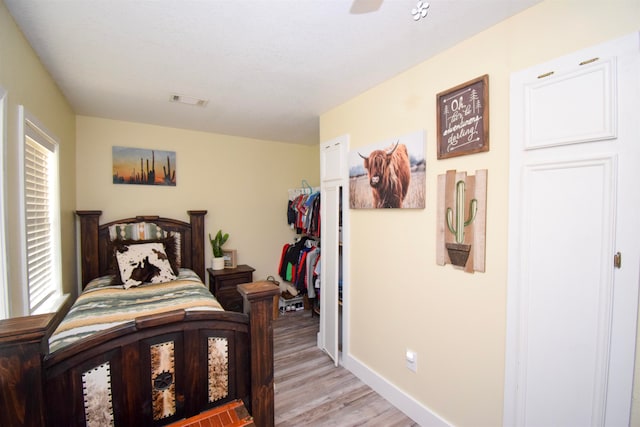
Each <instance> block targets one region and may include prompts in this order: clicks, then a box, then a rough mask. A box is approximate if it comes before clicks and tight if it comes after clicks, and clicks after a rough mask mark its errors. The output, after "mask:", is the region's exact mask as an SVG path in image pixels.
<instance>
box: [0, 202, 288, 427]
mask: <svg viewBox="0 0 640 427" xmlns="http://www.w3.org/2000/svg"><path fill="white" fill-rule="evenodd" d="M188 212H189V217H190V222H189V223H186V222H183V221H179V220H174V219H168V218H161V217H157V216H139V217H135V218H128V219H124V220H118V221H113V222H110V223H107V224H102V225H100V224H99V217H100V215H101V211H78V212H77V215H78V217H79V218H80V237H81V238H80V241H81V253H82V258H81V264H82V286H83V288H84V286H85V285H86V284H87V283H88V282H89V281H90V280H91V279H93V278H95V277H98V276H101V275H104V274H107V273H108V272H109V267H110V261H109V257H110V256H111V255H110V254H109V253H108V252H109V251H108V250H107V249H108V248H109V245H108V242H107V241H108V227H109V226H110V225H112V224H116V223H117V224H121V223H133V222H140V221H146V222H154V223H156V224H157V225H159V226H160V227H161V228H162V229H163V230H167V231H177V232H179V233H180V236H181V245H180V246H181V247H180V253H181V259H182V266H183V267H188V268H191V269H192V270H194V271H195V272H196V273H197V274H198V275H199V276H200V278H202V279H203V281H204V252H205V251H204V216H205V215H206V211H188ZM238 291H239V292H240V293H241V294H243V297H244V299H245V301H246V302H245V303H248V304H249V305H250V311H249V314H248V315H245V314H242V313H235V312H226V311H221V312H211V311H197V312H193V311H184V310H175V311H171V312H168V313H163V314H157V315H151V316H146V317H138V318H137V319H135V321H134V322H129V323H127V324H125V325H122V326H117V327H114V328H111V329H109V330H106V331H104V332H101V333H99V334H97V335H95V336H93V337H90V338H87V339H84V340H82V341H81V342H77V343H74V344H71V345H69V346H67V347H65V348H62V349H60V350H59V351H56V352H55V353H51V354H49V351H48V339H49V336H50V335H51V333H52V332H53V331H54V329H55V328H56V326H57V325H58V323H59V322H60V320H61V319H62V317H63V315H64V314H66V311H68V309H69V306H70V304H66V306H65V307H64V308H63V309H61V310H60V311H59V312H57V313H51V314H46V315H37V316H28V317H22V318H13V319H7V320H3V321H0V425H1V426H44V425H47V426H60V425H64V426H86V425H92V420H93V419H94V418H92V417H95V416H96V415H101V416H103V417H104V416H105V414H106V418H107V419H108V418H109V416H112V417H113V421H114V425H116V426H159V425H166V424H169V423H171V422H175V421H177V420H180V419H183V418H188V417H191V416H194V415H197V414H198V413H200V412H202V411H204V410H207V409H209V408H213V407H216V406H219V405H222V404H225V403H227V402H230V401H232V400H235V399H241V400H242V401H243V402H244V404H245V406H246V407H247V409H248V410H249V412H250V413H251V414H252V416H253V418H254V420H255V423H256V425H258V426H273V425H274V409H273V399H274V391H273V328H272V324H271V322H272V313H273V297H274V295H277V294H278V293H279V289H278V287H277V286H275V285H273V284H272V283H270V282H253V283H249V284H243V285H239V286H238ZM212 341H213V342H218V344H219V343H220V341H222V342H223V343H224V344H223V346H222V347H223V348H225V347H226V349H227V352H226V354H224V353H223V354H224V355H225V356H226V362H227V373H228V375H227V376H226V379H227V384H226V395H224V391H223V393H222V397H219V396H220V392H219V384H220V382H221V381H220V378H221V377H220V373H219V372H218V373H212V372H213V371H212V369H213V368H211V365H210V364H209V359H210V358H212V357H217V358H220V354H219V353H215V352H214V350H212V344H211V343H212ZM225 344H226V346H225ZM152 347H153V348H154V349H155V348H158V347H163V348H165V349H166V348H169V349H170V350H168V353H165V355H167V354H168V355H169V359H170V360H171V363H170V364H169V368H167V363H166V358H165V359H164V361H162V362H160V361H158V360H157V359H158V357H157V356H156V357H154V355H155V354H156V353H153V352H152ZM216 351H217V350H216ZM212 352H214V353H215V354H213V355H212ZM93 372H99V374H98V377H99V378H100V379H101V382H100V384H101V386H100V387H98V392H94V391H92V390H93V389H92V388H91V384H90V383H91V382H92V381H93V379H92V375H93V374H92V373H93ZM105 378H106V380H105ZM212 378H213V379H212ZM222 378H225V376H224V373H223V374H222ZM105 383H106V386H105V385H104V384H105ZM222 383H224V381H222ZM212 388H214V389H215V390H217V391H215V392H214V393H213V397H210V396H212V394H211V393H212V391H211V389H212ZM223 389H224V387H223ZM216 393H217V394H216ZM100 397H102V399H100ZM167 402H169V403H167ZM158 408H161V409H160V410H158ZM167 408H169V409H168V413H167ZM163 411H164V412H163ZM97 422H98V424H101V425H104V422H105V421H104V418H103V419H102V420H98V421H97Z"/></svg>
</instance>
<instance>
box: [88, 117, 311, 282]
mask: <svg viewBox="0 0 640 427" xmlns="http://www.w3.org/2000/svg"><path fill="white" fill-rule="evenodd" d="M113 146H123V147H136V148H149V149H157V150H166V151H175V152H176V166H177V169H176V180H177V185H176V186H175V187H164V186H141V185H123V184H118V185H116V184H113V183H112V174H113V171H112V155H111V151H112V147H113ZM76 161H77V174H78V184H77V207H78V209H90V210H91V209H99V210H102V211H103V214H102V218H101V221H113V220H116V219H119V218H126V217H129V216H132V215H140V214H143V215H144V214H148V215H153V214H158V213H160V214H162V215H163V216H168V217H171V218H178V219H182V220H184V221H188V215H187V213H186V211H187V210H189V209H206V210H207V211H208V215H207V216H206V217H205V232H206V233H209V232H211V233H212V234H213V233H215V232H217V230H218V229H222V230H223V231H224V232H228V233H229V235H230V237H229V240H228V242H227V243H226V244H225V245H224V248H225V249H236V250H237V251H238V263H240V264H249V265H251V266H252V267H254V268H255V269H256V272H255V273H254V279H256V280H257V279H265V278H266V277H267V276H268V275H273V276H276V277H277V268H278V262H279V261H280V253H281V251H282V246H283V245H284V244H285V243H287V242H292V240H293V238H294V236H295V233H294V232H293V231H292V230H290V229H289V227H288V226H287V220H286V213H287V196H288V194H287V190H288V189H289V188H297V187H300V186H301V182H302V180H303V179H306V180H307V181H308V182H309V183H310V184H311V185H314V186H316V185H318V181H319V169H320V165H319V162H320V160H319V154H318V147H317V146H313V147H309V146H303V145H297V144H286V143H281V142H274V141H260V140H255V139H247V138H240V137H236V136H227V135H218V134H211V133H204V132H195V131H189V130H183V129H175V128H166V127H160V126H151V125H145V124H140V123H131V122H122V121H114V120H106V119H100V118H94V117H84V116H78V117H77V157H76ZM157 162H158V163H160V161H159V160H157ZM158 163H156V168H158ZM162 165H164V163H160V166H162ZM206 249H207V251H206V253H205V260H206V262H207V267H210V262H211V261H210V259H211V256H212V254H211V249H210V245H209V244H208V242H207V246H206Z"/></svg>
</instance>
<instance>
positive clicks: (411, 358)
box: [405, 349, 418, 372]
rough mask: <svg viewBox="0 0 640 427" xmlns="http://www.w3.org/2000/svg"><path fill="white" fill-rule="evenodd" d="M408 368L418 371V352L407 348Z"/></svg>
mask: <svg viewBox="0 0 640 427" xmlns="http://www.w3.org/2000/svg"><path fill="white" fill-rule="evenodd" d="M405 357H406V359H407V369H409V370H410V371H413V372H418V353H416V352H415V351H412V350H409V349H407V353H406V356H405Z"/></svg>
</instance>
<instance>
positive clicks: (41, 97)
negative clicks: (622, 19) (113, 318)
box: [0, 2, 76, 316]
mask: <svg viewBox="0 0 640 427" xmlns="http://www.w3.org/2000/svg"><path fill="white" fill-rule="evenodd" d="M0 87H2V88H3V89H4V90H5V91H7V93H8V112H7V123H8V129H7V135H6V137H7V139H6V147H5V156H6V158H5V165H4V168H5V170H6V175H5V177H6V179H7V181H6V195H7V199H6V206H7V210H6V212H5V215H6V218H7V224H6V227H7V239H8V240H7V245H6V246H7V258H8V274H9V285H10V288H9V292H10V298H9V304H10V314H11V315H12V316H15V315H21V314H23V313H21V311H20V310H19V307H20V298H19V296H18V295H19V294H20V293H21V290H22V288H23V286H24V282H23V280H22V277H21V272H20V271H19V260H20V257H21V248H22V246H21V242H22V240H23V237H22V236H21V234H20V232H19V222H18V218H19V217H20V212H21V206H20V203H19V201H20V198H19V191H18V190H19V182H20V181H19V178H20V177H19V175H18V174H19V172H18V153H19V151H18V148H19V146H20V143H21V142H20V141H19V136H18V120H19V119H18V106H19V105H24V106H25V108H26V109H27V110H28V111H29V112H30V113H31V114H32V115H33V116H35V117H36V118H37V119H38V120H39V121H40V123H42V124H43V125H44V126H45V127H46V128H47V129H48V130H49V131H50V132H51V133H53V134H54V135H55V136H56V137H57V138H58V139H59V141H60V170H61V178H60V186H61V189H62V190H61V196H60V208H61V226H62V230H61V231H62V236H73V235H74V233H75V222H74V221H75V219H74V213H73V211H74V209H75V205H76V194H75V191H74V190H75V187H76V175H75V143H76V142H75V138H76V136H75V114H74V113H73V111H72V110H71V108H70V106H69V104H68V103H67V101H66V99H65V98H64V96H63V95H62V93H61V92H60V90H59V89H58V87H57V86H56V84H55V83H54V82H53V80H52V79H51V77H50V76H49V74H48V73H47V71H46V70H45V69H44V67H43V66H42V64H41V63H40V61H39V59H38V57H37V56H36V55H35V53H34V52H33V50H32V49H31V46H30V45H29V44H28V42H27V41H26V39H25V38H24V37H23V35H22V33H21V32H20V30H19V29H18V27H17V26H16V24H15V23H14V21H13V18H12V17H11V15H9V12H8V11H7V9H6V7H5V5H4V3H3V2H0ZM75 261H76V260H75V240H74V239H68V238H63V239H62V280H63V291H64V292H73V291H74V290H75V283H76V262H75Z"/></svg>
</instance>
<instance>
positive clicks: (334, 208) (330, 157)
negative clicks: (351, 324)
mask: <svg viewBox="0 0 640 427" xmlns="http://www.w3.org/2000/svg"><path fill="white" fill-rule="evenodd" d="M347 146H348V137H347V136H342V137H339V138H336V139H333V140H331V141H327V142H325V143H322V144H320V218H321V221H322V223H321V226H320V227H321V229H320V235H321V236H320V248H321V256H320V263H321V274H320V279H321V280H320V282H321V285H320V331H319V332H318V346H319V347H320V348H321V349H323V350H324V351H325V352H326V353H327V354H328V355H329V357H331V359H333V362H334V364H335V365H336V366H338V363H339V350H340V348H339V337H340V332H341V330H342V326H343V325H342V324H341V322H340V307H339V305H338V298H339V282H340V265H341V257H344V256H345V255H344V254H345V252H341V251H340V243H341V242H340V232H339V229H340V215H341V212H344V210H343V209H341V206H340V204H341V203H342V204H343V205H344V203H345V200H348V195H343V197H340V191H341V189H343V191H344V188H346V185H344V184H345V180H346V176H347V171H346V164H347V161H346V158H347ZM343 220H344V216H343ZM344 224H346V227H345V229H346V228H347V227H348V221H345V222H344ZM345 234H346V232H344V230H343V235H345ZM343 243H344V242H343ZM343 285H344V284H343ZM343 300H344V301H346V300H345V299H344V298H343Z"/></svg>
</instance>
